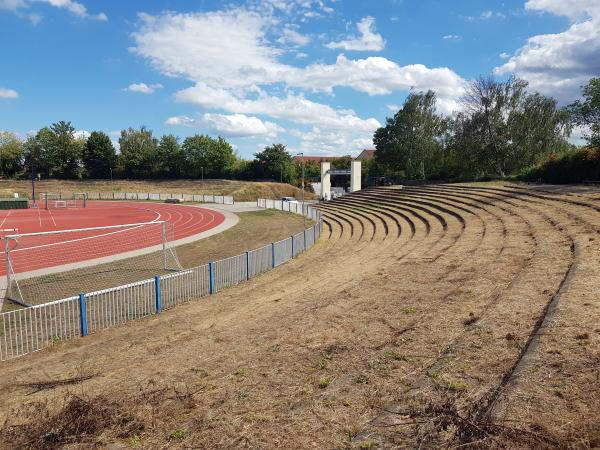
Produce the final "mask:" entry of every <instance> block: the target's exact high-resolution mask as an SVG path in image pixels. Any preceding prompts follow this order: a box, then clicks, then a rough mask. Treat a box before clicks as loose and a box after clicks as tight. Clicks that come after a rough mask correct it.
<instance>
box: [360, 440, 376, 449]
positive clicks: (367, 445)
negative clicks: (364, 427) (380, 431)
mask: <svg viewBox="0 0 600 450" xmlns="http://www.w3.org/2000/svg"><path fill="white" fill-rule="evenodd" d="M377 447H378V445H377V443H376V442H375V441H372V440H370V439H367V440H364V441H361V442H359V443H358V448H359V449H360V450H373V449H375V448H377Z"/></svg>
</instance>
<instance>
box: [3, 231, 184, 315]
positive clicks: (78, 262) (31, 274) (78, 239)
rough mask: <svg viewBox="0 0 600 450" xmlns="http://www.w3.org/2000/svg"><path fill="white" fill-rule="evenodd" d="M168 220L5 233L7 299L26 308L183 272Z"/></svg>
mask: <svg viewBox="0 0 600 450" xmlns="http://www.w3.org/2000/svg"><path fill="white" fill-rule="evenodd" d="M173 241H174V228H173V225H172V224H171V223H169V222H165V221H155V222H144V223H134V224H125V225H113V226H106V227H95V228H81V229H75V230H62V231H50V232H41V233H23V234H18V233H15V234H6V235H5V236H4V239H3V245H4V255H5V257H4V266H5V267H4V269H5V274H6V298H8V299H10V300H12V301H15V302H17V303H20V304H23V305H25V306H29V305H33V304H40V303H45V302H49V301H53V300H58V299H62V298H66V297H70V296H73V295H77V294H79V293H80V292H93V291H97V290H100V289H106V288H110V287H114V286H118V285H121V284H127V283H132V282H135V281H140V280H144V279H147V278H151V277H153V276H155V275H159V274H164V273H167V272H170V271H177V270H181V268H182V267H181V264H180V263H179V259H178V257H177V253H176V251H175V248H173V247H172V242H173Z"/></svg>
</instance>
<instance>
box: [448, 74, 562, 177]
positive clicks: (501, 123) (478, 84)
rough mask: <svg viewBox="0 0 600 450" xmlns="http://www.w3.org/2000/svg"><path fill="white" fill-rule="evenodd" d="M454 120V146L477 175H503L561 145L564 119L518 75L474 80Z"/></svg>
mask: <svg viewBox="0 0 600 450" xmlns="http://www.w3.org/2000/svg"><path fill="white" fill-rule="evenodd" d="M462 103H463V106H464V112H462V113H461V114H459V115H458V116H457V118H456V121H455V123H454V129H455V135H454V137H453V149H454V150H456V153H457V155H458V157H459V159H460V160H461V161H464V162H466V161H469V162H470V163H471V164H472V165H474V167H476V168H477V169H478V170H479V171H480V172H481V173H487V174H497V175H500V176H501V177H505V176H506V175H508V174H510V173H514V172H516V171H518V170H520V169H522V168H524V167H526V166H528V165H530V164H532V163H534V162H536V161H537V160H539V158H540V157H541V156H543V155H546V154H548V153H550V152H551V151H554V150H557V149H560V148H563V147H565V146H566V139H567V138H568V136H569V135H570V133H571V128H570V125H569V117H568V114H567V113H566V112H565V111H562V110H558V109H557V107H556V101H555V100H554V99H550V98H547V97H544V96H542V95H541V94H537V93H535V94H529V93H527V82H526V81H524V80H520V79H517V78H510V79H508V80H507V81H504V82H501V81H496V80H494V79H493V78H491V77H490V78H479V79H478V80H475V81H473V82H472V83H471V84H470V85H469V87H468V88H467V90H466V94H465V96H464V97H463V99H462Z"/></svg>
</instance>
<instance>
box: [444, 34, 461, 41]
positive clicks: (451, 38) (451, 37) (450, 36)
mask: <svg viewBox="0 0 600 450" xmlns="http://www.w3.org/2000/svg"><path fill="white" fill-rule="evenodd" d="M442 39H443V40H445V41H460V40H462V36H460V35H458V34H447V35H445V36H442Z"/></svg>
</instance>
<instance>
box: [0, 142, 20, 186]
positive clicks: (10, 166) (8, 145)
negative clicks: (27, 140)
mask: <svg viewBox="0 0 600 450" xmlns="http://www.w3.org/2000/svg"><path fill="white" fill-rule="evenodd" d="M22 159H23V143H22V142H21V141H20V140H19V139H18V138H17V137H16V136H15V135H14V134H13V133H9V132H8V131H0V176H2V177H4V176H11V177H12V176H15V175H16V174H17V173H18V172H19V170H20V169H21V163H22Z"/></svg>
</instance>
